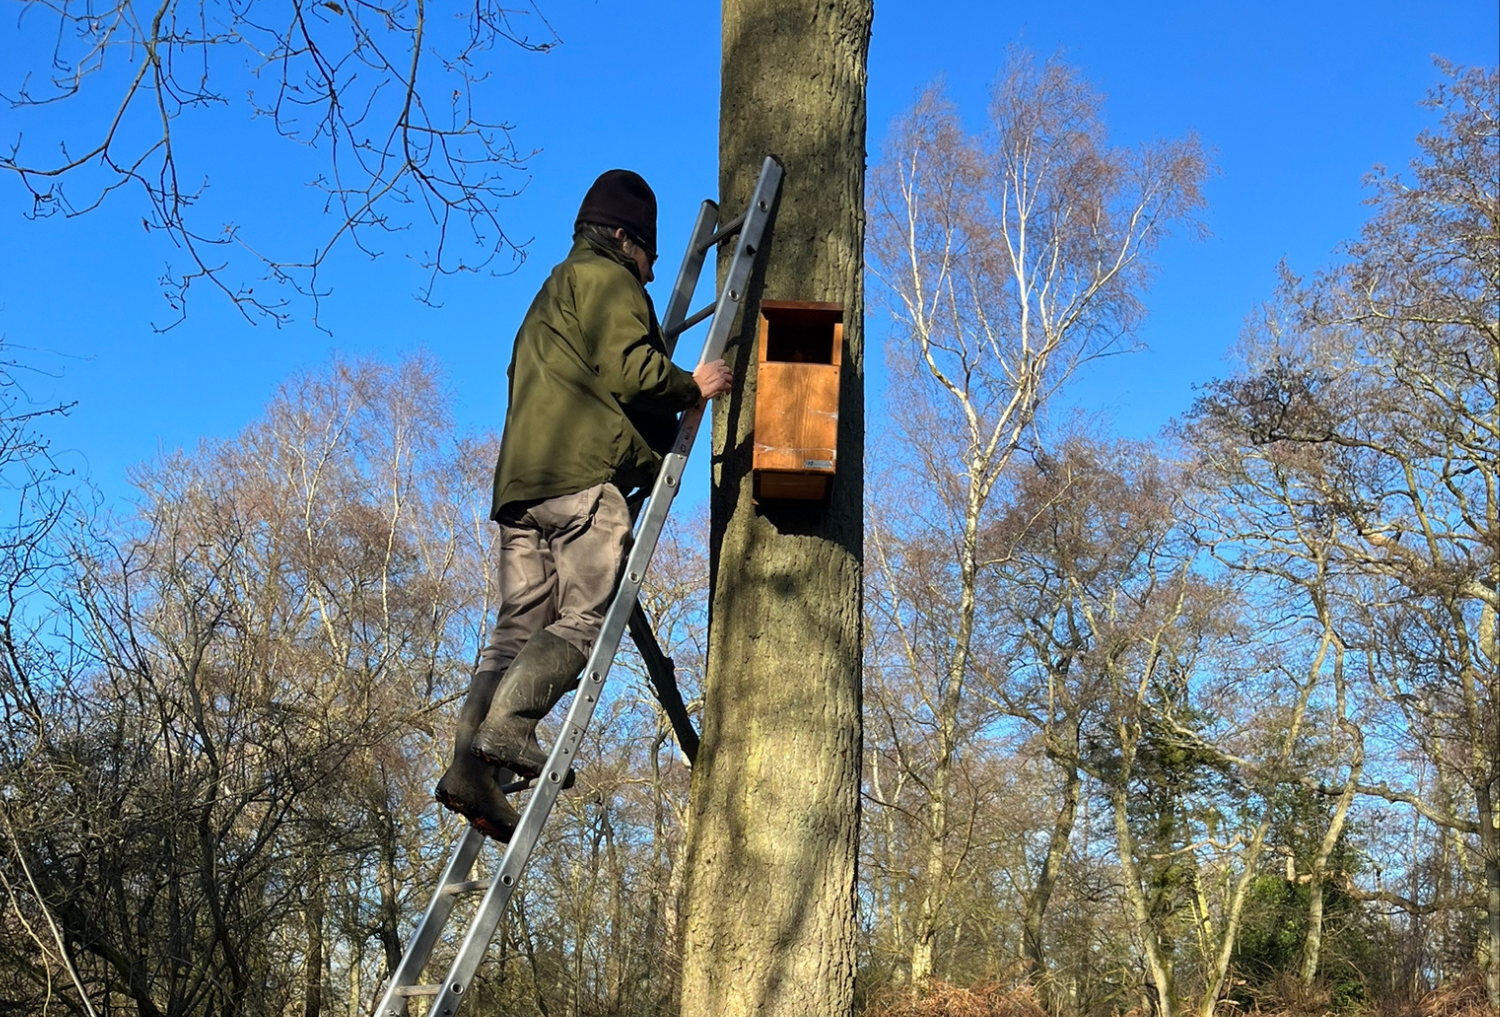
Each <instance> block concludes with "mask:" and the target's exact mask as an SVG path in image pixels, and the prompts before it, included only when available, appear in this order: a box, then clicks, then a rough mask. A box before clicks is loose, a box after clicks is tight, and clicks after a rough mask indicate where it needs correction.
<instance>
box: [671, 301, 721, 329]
mask: <svg viewBox="0 0 1500 1017" xmlns="http://www.w3.org/2000/svg"><path fill="white" fill-rule="evenodd" d="M717 306H718V302H717V301H715V302H714V303H712V304H709V305H708V306H707V307H705V308H703V310H701V311H699V312H698V313H697V314H694V315H691V316H689V317H686V318H683V319H682V324H681V325H673V326H672V327H671V328H669V329H667V335H668V337H671V336H675V335H681V334H682V333H684V332H686V331H687V330H688V329H690V328H692V327H693V326H694V325H696V324H698V322H700V321H702V320H703V319H704V318H707V317H708V316H709V315H710V314H713V313H714V308H715V307H717Z"/></svg>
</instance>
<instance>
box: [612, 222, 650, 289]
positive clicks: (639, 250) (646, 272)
mask: <svg viewBox="0 0 1500 1017" xmlns="http://www.w3.org/2000/svg"><path fill="white" fill-rule="evenodd" d="M615 239H617V240H620V241H623V242H624V245H625V253H626V254H628V255H630V257H631V258H632V259H633V260H634V261H635V267H636V269H637V270H638V271H639V273H640V276H641V282H642V283H648V282H650V281H651V280H652V279H655V278H656V273H655V272H654V271H652V269H651V266H652V265H653V264H654V263H655V262H656V256H655V255H654V254H648V253H646V249H645V248H644V247H642V246H641V245H640V244H638V243H636V242H635V241H634V240H631V239H630V236H629V234H627V233H626V232H625V231H624V230H622V229H617V230H615Z"/></svg>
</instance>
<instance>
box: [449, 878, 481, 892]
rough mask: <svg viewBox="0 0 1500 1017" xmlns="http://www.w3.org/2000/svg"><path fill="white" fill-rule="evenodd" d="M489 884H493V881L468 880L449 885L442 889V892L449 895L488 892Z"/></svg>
mask: <svg viewBox="0 0 1500 1017" xmlns="http://www.w3.org/2000/svg"><path fill="white" fill-rule="evenodd" d="M491 882H493V880H489V879H470V880H468V881H467V882H463V883H449V884H448V885H447V886H445V887H443V892H444V893H449V894H459V893H476V892H478V891H480V890H488V889H489V888H490V883H491Z"/></svg>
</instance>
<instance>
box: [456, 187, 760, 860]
mask: <svg viewBox="0 0 1500 1017" xmlns="http://www.w3.org/2000/svg"><path fill="white" fill-rule="evenodd" d="M655 260H656V195H655V194H654V193H653V192H652V190H651V188H650V187H649V186H648V185H647V183H646V181H645V180H644V179H642V178H641V177H640V175H639V174H636V173H632V172H630V171H629V170H618V169H617V170H610V171H608V172H607V173H604V174H603V175H601V176H600V177H599V179H597V180H595V181H594V183H593V186H591V187H590V188H589V190H588V193H587V194H586V195H585V196H584V199H583V205H582V206H581V207H580V208H579V210H578V218H577V221H576V223H575V225H574V241H573V249H572V250H571V251H570V252H569V253H568V256H567V258H566V259H564V261H563V262H562V263H561V264H560V265H558V266H557V267H556V268H554V269H553V270H552V274H551V275H550V276H549V277H548V279H547V281H546V283H544V284H543V285H542V289H541V291H540V292H539V293H538V294H537V296H536V299H535V300H533V301H532V304H531V308H530V310H528V311H527V312H526V317H525V319H524V320H523V321H522V322H521V328H520V330H519V331H518V332H517V333H516V341H515V348H514V351H513V352H512V355H511V364H510V371H509V378H510V397H509V403H508V406H507V408H506V415H505V431H504V435H503V437H502V439H501V443H500V458H499V462H498V463H497V464H496V467H495V489H494V498H493V501H492V503H491V510H490V518H492V519H493V520H495V521H496V522H497V523H499V524H500V569H499V581H500V609H499V616H498V618H497V619H496V621H495V624H494V627H493V628H492V629H491V631H490V635H489V640H488V642H487V644H486V646H485V648H484V650H483V651H482V652H481V654H480V657H479V666H478V668H477V670H476V671H475V674H474V677H473V680H472V681H471V683H470V685H469V693H468V696H467V698H466V699H465V700H464V704H463V708H462V710H461V711H460V713H459V719H458V732H457V736H456V737H455V738H454V746H453V762H452V764H451V765H450V766H449V767H448V770H447V772H446V773H444V774H443V776H442V779H441V780H439V781H438V785H437V790H436V792H435V797H436V798H437V800H438V801H439V802H441V803H442V804H443V806H444V807H446V808H448V809H451V810H452V811H454V812H457V813H459V814H460V815H462V816H464V817H465V818H467V819H468V820H469V821H470V822H471V823H472V824H473V825H474V826H475V827H477V828H478V829H479V830H480V831H481V832H483V833H484V834H486V835H487V836H489V837H493V838H495V839H496V840H500V841H508V840H509V839H510V837H511V834H512V833H513V832H514V830H515V827H516V823H517V822H518V821H519V819H520V817H519V815H518V814H517V812H516V810H515V809H514V808H513V807H512V806H511V805H510V803H509V802H508V801H506V798H505V794H504V792H503V791H502V786H503V783H504V779H505V775H504V773H503V772H502V770H509V771H511V772H513V773H514V774H516V775H517V776H518V777H522V778H536V777H538V776H539V775H540V774H541V772H542V769H543V768H544V767H545V765H546V762H547V757H546V754H545V753H543V752H542V750H541V748H540V746H539V745H538V744H537V740H536V725H537V721H539V720H541V719H542V718H543V717H545V716H546V715H547V714H548V713H549V712H550V711H551V710H552V708H553V707H554V706H556V705H557V702H558V700H559V699H561V698H562V696H563V695H564V694H565V693H567V692H568V691H569V690H571V689H573V688H575V687H576V686H577V681H578V674H579V671H580V670H581V669H582V668H583V665H584V663H585V662H586V660H587V659H588V655H589V653H590V651H591V650H592V649H593V644H594V640H595V638H596V637H597V636H598V634H599V629H600V626H601V625H602V623H603V621H604V614H605V611H606V609H607V608H608V607H609V603H610V599H611V596H612V594H613V592H614V588H615V583H616V580H617V579H618V577H619V574H620V569H621V566H622V565H623V563H624V561H625V558H626V555H627V553H628V552H629V550H630V542H631V513H630V510H629V508H628V507H627V506H626V502H625V492H628V491H631V490H632V489H634V488H637V487H643V486H647V485H649V484H651V482H652V481H653V479H654V478H655V477H656V474H657V470H658V469H659V468H660V466H661V457H662V455H663V454H664V453H665V452H666V451H667V450H668V449H669V448H670V446H671V443H672V440H673V437H674V434H675V432H676V425H677V421H676V415H677V414H678V413H679V412H681V411H682V410H685V409H687V408H689V407H690V406H693V405H695V404H696V405H699V406H701V405H702V404H703V403H705V402H706V401H707V400H709V399H712V398H713V397H714V396H717V395H719V394H721V393H723V392H727V391H728V390H729V387H730V381H731V375H730V371H729V368H728V367H727V366H726V365H725V363H724V361H723V360H714V361H711V362H708V363H703V364H700V365H699V366H698V368H697V369H696V370H695V371H692V372H688V371H685V370H683V369H682V368H680V367H678V366H676V365H675V364H673V363H672V361H671V358H670V357H669V356H668V353H667V346H666V344H665V343H664V341H663V339H662V335H661V329H660V326H659V325H658V323H657V320H656V312H655V310H654V308H653V307H652V305H651V298H650V297H649V296H648V295H647V293H646V288H645V286H646V283H649V282H650V281H651V280H652V278H653V273H652V263H653V262H655Z"/></svg>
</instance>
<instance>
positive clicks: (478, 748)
mask: <svg viewBox="0 0 1500 1017" xmlns="http://www.w3.org/2000/svg"><path fill="white" fill-rule="evenodd" d="M586 663H588V658H587V657H585V656H584V655H583V654H582V653H579V652H578V650H576V649H575V648H574V647H573V644H572V643H570V642H568V641H567V640H566V639H563V638H562V637H561V636H555V635H553V634H552V633H551V632H548V631H547V630H546V629H542V630H541V631H540V632H538V633H537V634H536V635H534V636H532V637H531V639H530V640H528V641H527V643H526V645H525V646H524V647H522V649H521V652H520V653H519V654H517V655H516V659H515V660H513V661H511V665H510V668H509V669H508V670H507V671H506V672H505V680H504V681H503V682H501V683H500V690H499V691H498V692H496V693H495V698H494V700H493V701H491V703H490V709H489V712H488V713H487V714H486V715H485V718H484V722H483V723H482V724H480V725H479V730H478V731H477V732H476V733H475V734H474V740H473V744H472V746H471V751H473V753H474V755H476V756H478V757H479V758H480V759H482V760H484V761H485V762H486V763H489V764H490V765H491V766H503V767H505V768H506V769H508V770H511V771H513V772H514V773H515V774H516V776H518V777H525V778H527V779H535V778H537V777H540V776H541V775H542V770H543V769H545V768H546V766H547V754H546V753H545V752H543V751H542V747H541V746H540V745H539V744H537V740H536V724H537V721H539V720H541V719H542V718H543V717H545V716H547V714H548V713H550V712H552V708H553V707H554V706H556V705H557V701H558V700H559V699H561V698H562V697H563V696H564V695H565V694H566V693H568V692H571V691H572V690H573V689H576V688H577V687H578V672H580V671H582V670H583V665H584V664H586ZM570 776H571V774H570Z"/></svg>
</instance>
